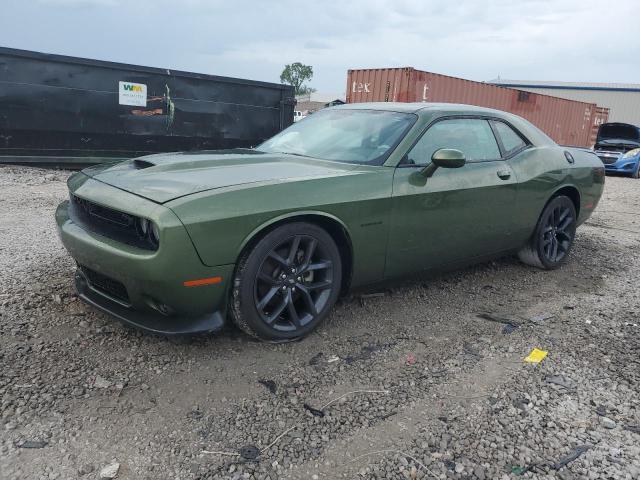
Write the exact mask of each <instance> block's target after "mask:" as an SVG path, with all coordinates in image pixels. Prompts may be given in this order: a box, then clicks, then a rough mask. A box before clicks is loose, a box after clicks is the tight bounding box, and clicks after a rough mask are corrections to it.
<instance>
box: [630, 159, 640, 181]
mask: <svg viewBox="0 0 640 480" xmlns="http://www.w3.org/2000/svg"><path fill="white" fill-rule="evenodd" d="M631 178H640V162H638V165H637V166H636V169H635V170H634V171H633V173H632V174H631Z"/></svg>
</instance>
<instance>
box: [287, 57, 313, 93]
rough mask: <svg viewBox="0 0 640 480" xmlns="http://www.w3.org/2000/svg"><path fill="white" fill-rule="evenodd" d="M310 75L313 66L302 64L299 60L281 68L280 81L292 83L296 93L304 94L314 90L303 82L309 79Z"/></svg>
mask: <svg viewBox="0 0 640 480" xmlns="http://www.w3.org/2000/svg"><path fill="white" fill-rule="evenodd" d="M312 77H313V67H312V66H311V65H303V64H302V63H300V62H295V63H292V64H290V65H285V66H284V70H282V73H281V74H280V82H281V83H287V84H289V85H293V88H295V91H296V95H305V94H307V93H312V92H315V91H316V90H315V88H311V87H308V86H306V85H305V84H304V82H306V81H307V80H311V78H312Z"/></svg>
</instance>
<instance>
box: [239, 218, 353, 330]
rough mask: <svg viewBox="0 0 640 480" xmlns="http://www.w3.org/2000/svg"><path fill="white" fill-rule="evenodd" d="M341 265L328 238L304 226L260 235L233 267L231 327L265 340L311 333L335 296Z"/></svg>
mask: <svg viewBox="0 0 640 480" xmlns="http://www.w3.org/2000/svg"><path fill="white" fill-rule="evenodd" d="M341 281H342V263H341V257H340V253H339V251H338V248H337V246H336V244H335V242H334V240H333V238H332V237H331V236H330V235H329V234H328V233H327V232H326V231H325V230H323V229H322V228H320V227H318V226H317V225H313V224H310V223H303V222H296V223H291V224H285V225H283V226H280V227H278V228H276V229H275V230H273V231H271V232H269V233H268V234H266V235H265V236H264V237H263V238H262V239H261V240H260V241H258V242H257V244H256V245H255V246H253V248H250V249H249V250H248V251H247V252H245V254H244V255H243V256H242V258H241V259H240V261H239V262H238V267H237V271H236V276H235V281H234V288H233V292H232V299H231V313H232V317H233V319H234V321H235V323H236V324H237V325H238V326H239V327H240V328H241V329H242V330H244V331H245V332H247V333H249V334H250V335H253V336H255V337H258V338H261V339H265V340H276V341H286V340H292V339H296V338H299V337H302V336H304V335H307V334H308V333H309V332H311V331H312V330H313V329H314V328H315V327H316V326H317V325H319V324H320V323H321V322H322V320H324V318H326V316H327V315H328V313H329V311H330V309H331V307H332V306H333V304H334V303H335V302H336V300H337V298H338V295H339V293H340V288H341Z"/></svg>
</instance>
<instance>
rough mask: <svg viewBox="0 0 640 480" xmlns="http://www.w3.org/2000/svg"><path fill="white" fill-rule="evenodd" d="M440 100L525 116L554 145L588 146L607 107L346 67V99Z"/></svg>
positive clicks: (411, 72)
mask: <svg viewBox="0 0 640 480" xmlns="http://www.w3.org/2000/svg"><path fill="white" fill-rule="evenodd" d="M359 102H442V103H464V104H468V105H477V106H480V107H488V108H495V109H497V110H503V111H506V112H511V113H514V114H516V115H519V116H521V117H523V118H526V119H527V120H529V121H530V122H531V123H533V124H534V125H536V126H537V127H538V128H539V129H541V130H542V131H544V132H545V133H546V134H547V135H549V136H550V137H551V138H553V140H555V141H556V142H557V143H558V144H560V145H574V146H579V147H591V146H592V145H593V142H592V141H591V138H592V136H593V131H594V128H595V129H596V131H597V128H598V125H599V124H600V123H603V121H606V117H608V109H603V108H600V107H598V106H597V105H596V104H595V103H584V102H576V101H573V100H567V99H564V98H557V97H551V96H549V95H540V94H537V93H532V92H525V91H524V90H517V89H514V88H505V87H498V86H495V85H490V84H487V83H482V82H474V81H471V80H464V79H462V78H455V77H448V76H446V75H440V74H437V73H430V72H423V71H420V70H416V69H414V68H411V67H405V68H377V69H364V70H349V72H348V75H347V103H359Z"/></svg>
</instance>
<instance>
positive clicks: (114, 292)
mask: <svg viewBox="0 0 640 480" xmlns="http://www.w3.org/2000/svg"><path fill="white" fill-rule="evenodd" d="M80 270H81V271H82V273H83V274H84V276H85V278H86V279H87V282H89V285H91V286H92V287H93V288H94V289H95V290H98V291H100V292H102V293H104V294H106V295H108V296H110V297H114V298H116V299H117V300H120V301H122V302H125V303H127V304H128V303H129V294H128V293H127V289H126V287H125V286H124V285H123V284H122V283H120V282H119V281H117V280H114V279H113V278H110V277H107V276H106V275H103V274H102V273H99V272H96V271H95V270H91V269H90V268H87V267H84V266H81V267H80Z"/></svg>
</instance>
